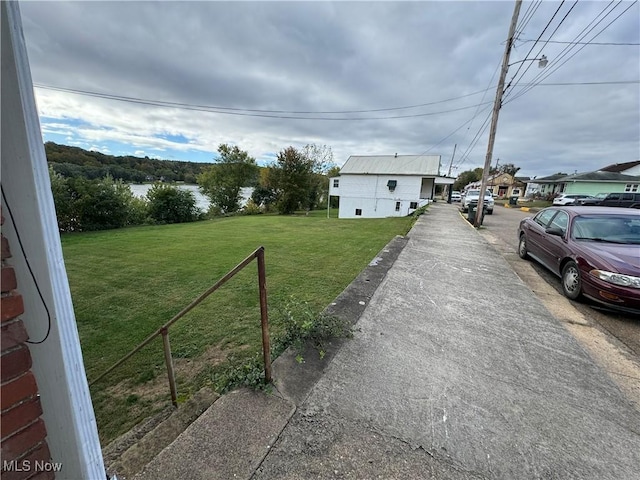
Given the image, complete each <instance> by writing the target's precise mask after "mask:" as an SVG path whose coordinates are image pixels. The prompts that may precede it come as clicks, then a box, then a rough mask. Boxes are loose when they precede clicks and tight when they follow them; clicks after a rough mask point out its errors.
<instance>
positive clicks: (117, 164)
mask: <svg viewBox="0 0 640 480" xmlns="http://www.w3.org/2000/svg"><path fill="white" fill-rule="evenodd" d="M44 149H45V152H46V154H47V162H48V163H49V165H51V167H52V168H53V170H54V171H56V172H58V173H59V174H61V175H63V176H65V177H85V178H89V179H94V178H103V177H105V176H106V175H107V174H109V175H111V176H112V177H113V178H116V179H122V180H123V181H125V182H133V183H142V182H153V181H158V180H162V181H167V182H185V183H196V176H197V175H199V174H200V173H202V170H203V169H205V168H207V167H210V166H211V165H213V163H196V162H178V161H174V160H157V159H153V158H149V157H144V158H140V157H133V156H124V157H115V156H113V155H105V154H103V153H100V152H93V151H89V150H84V149H82V148H79V147H70V146H68V145H59V144H57V143H54V142H46V143H45V144H44Z"/></svg>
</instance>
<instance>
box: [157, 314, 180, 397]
mask: <svg viewBox="0 0 640 480" xmlns="http://www.w3.org/2000/svg"><path fill="white" fill-rule="evenodd" d="M160 334H161V335H162V344H163V345H164V363H165V364H166V365H167V376H168V377H169V389H170V390H171V403H173V406H174V407H177V406H178V394H177V392H176V374H175V372H174V371H173V360H172V358H171V345H170V344H169V328H167V327H165V328H163V329H162V330H160Z"/></svg>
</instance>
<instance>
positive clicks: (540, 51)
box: [503, 0, 578, 101]
mask: <svg viewBox="0 0 640 480" xmlns="http://www.w3.org/2000/svg"><path fill="white" fill-rule="evenodd" d="M576 5H578V0H576V2H574V4H573V5H572V6H571V8H570V9H569V11H568V12H567V13H566V14H565V15H564V17H562V20H560V22H559V23H558V25H556V28H555V29H554V30H553V32H551V35H550V36H549V38H553V36H554V35H555V34H556V32H557V31H558V29H559V28H560V25H562V24H563V23H564V21H565V20H566V19H567V17H568V16H569V14H570V13H571V12H572V11H573V9H574V8H575V7H576ZM560 7H562V4H560ZM560 7H558V10H557V11H556V13H558V11H559V10H560ZM553 16H554V17H555V14H554V15H553ZM552 20H553V17H552V18H551V20H550V22H551V21H552ZM545 30H546V27H545ZM543 34H544V30H543V31H542V33H541V34H540V37H542V35H543ZM540 37H538V38H540ZM536 43H537V42H536ZM547 43H548V41H545V43H543V44H542V46H541V47H540V50H539V51H538V53H537V54H535V55H534V57H537V56H539V55H540V54H541V53H542V50H544V47H545V46H546V45H547ZM535 46H536V44H535V43H534V44H533V46H532V47H531V50H533V48H534V47H535ZM531 50H530V51H529V52H531ZM527 57H528V55H527V56H526V57H525V58H527ZM523 65H524V64H523ZM532 65H533V62H529V65H528V66H527V68H526V70H525V71H524V72H522V75H521V76H520V79H522V78H524V76H525V75H526V74H527V72H528V71H529V69H530V68H531V66H532ZM517 75H518V72H516V74H515V75H514V76H513V77H512V78H511V80H510V81H509V84H508V85H507V87H506V88H505V93H506V95H505V97H504V99H506V98H508V97H509V93H510V92H507V90H509V86H510V85H511V83H513V82H514V81H516V82H517V81H518V79H516V76H517ZM503 101H504V100H503Z"/></svg>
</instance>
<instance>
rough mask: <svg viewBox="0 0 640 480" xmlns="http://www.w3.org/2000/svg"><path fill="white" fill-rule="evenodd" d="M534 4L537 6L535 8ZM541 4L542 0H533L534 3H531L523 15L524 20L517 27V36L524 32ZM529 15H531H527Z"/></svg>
mask: <svg viewBox="0 0 640 480" xmlns="http://www.w3.org/2000/svg"><path fill="white" fill-rule="evenodd" d="M534 5H535V8H533V7H534ZM540 5H542V0H539V1H538V2H533V3H532V4H530V5H529V7H528V8H527V10H525V12H524V15H523V17H522V22H521V24H520V25H519V26H518V28H517V29H516V33H515V37H517V36H518V35H520V34H521V33H522V32H524V29H525V28H526V27H527V25H528V24H529V22H530V21H531V19H532V18H533V16H534V15H535V13H536V12H537V11H538V8H540ZM527 15H529V16H528V17H527Z"/></svg>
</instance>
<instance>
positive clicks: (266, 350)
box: [256, 247, 271, 383]
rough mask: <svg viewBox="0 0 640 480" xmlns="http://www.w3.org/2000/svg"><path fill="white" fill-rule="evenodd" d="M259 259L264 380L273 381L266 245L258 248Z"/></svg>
mask: <svg viewBox="0 0 640 480" xmlns="http://www.w3.org/2000/svg"><path fill="white" fill-rule="evenodd" d="M256 258H257V260H258V288H259V290H260V324H261V325H262V355H263V357H264V381H265V382H266V383H271V342H270V340H269V313H268V311H267V275H266V268H265V263H264V247H260V248H259V249H258V250H256Z"/></svg>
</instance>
